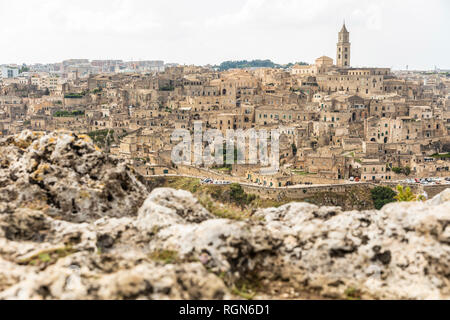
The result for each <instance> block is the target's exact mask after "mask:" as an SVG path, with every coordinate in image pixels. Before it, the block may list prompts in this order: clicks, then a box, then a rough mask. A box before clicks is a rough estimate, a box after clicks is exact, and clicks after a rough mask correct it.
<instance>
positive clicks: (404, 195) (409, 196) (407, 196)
mask: <svg viewBox="0 0 450 320" xmlns="http://www.w3.org/2000/svg"><path fill="white" fill-rule="evenodd" d="M395 199H396V200H397V201H398V202H411V201H423V200H425V198H424V196H422V195H415V194H414V193H413V192H412V191H411V188H410V187H406V188H403V186H401V185H398V186H397V195H396V196H395Z"/></svg>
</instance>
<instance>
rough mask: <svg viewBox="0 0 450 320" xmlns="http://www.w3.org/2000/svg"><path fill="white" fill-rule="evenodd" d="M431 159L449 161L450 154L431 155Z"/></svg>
mask: <svg viewBox="0 0 450 320" xmlns="http://www.w3.org/2000/svg"><path fill="white" fill-rule="evenodd" d="M431 157H433V158H435V159H442V160H445V159H450V152H448V153H446V154H437V153H436V154H433V155H432V156H431Z"/></svg>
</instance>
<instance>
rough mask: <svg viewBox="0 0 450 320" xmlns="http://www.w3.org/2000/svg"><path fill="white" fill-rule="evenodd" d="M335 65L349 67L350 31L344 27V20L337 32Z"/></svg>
mask: <svg viewBox="0 0 450 320" xmlns="http://www.w3.org/2000/svg"><path fill="white" fill-rule="evenodd" d="M336 65H337V66H338V67H340V68H350V33H349V32H348V31H347V28H346V27H345V22H344V25H343V26H342V29H341V31H340V32H339V40H338V44H337V56H336Z"/></svg>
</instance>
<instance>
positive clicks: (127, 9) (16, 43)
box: [0, 0, 450, 69]
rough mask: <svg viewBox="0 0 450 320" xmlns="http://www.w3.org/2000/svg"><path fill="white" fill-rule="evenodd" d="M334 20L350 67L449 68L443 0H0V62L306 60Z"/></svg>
mask: <svg viewBox="0 0 450 320" xmlns="http://www.w3.org/2000/svg"><path fill="white" fill-rule="evenodd" d="M344 19H345V20H346V24H347V28H348V29H349V31H350V38H351V42H352V65H353V66H386V67H393V68H395V69H399V68H405V66H406V65H409V67H410V69H412V68H415V69H431V68H434V66H435V65H436V66H438V67H440V68H447V69H450V61H449V57H450V41H449V39H450V36H449V35H450V1H449V0H426V1H425V0H377V1H374V0H226V1H224V0H221V1H219V0H77V1H73V0H70V1H69V0H39V1H36V0H0V35H1V45H0V64H2V63H23V62H25V63H35V62H43V63H46V62H60V61H61V60H64V59H69V58H86V59H123V60H130V59H146V60H147V59H148V60H164V61H165V62H177V63H182V64H183V63H186V64H198V65H205V64H216V63H220V62H222V61H224V60H241V59H272V60H273V61H275V62H278V63H287V62H295V61H306V62H314V59H315V58H318V57H320V56H322V55H327V56H330V57H332V58H333V59H335V50H336V49H335V48H336V42H337V33H338V31H339V30H340V28H341V26H342V21H343V20H344Z"/></svg>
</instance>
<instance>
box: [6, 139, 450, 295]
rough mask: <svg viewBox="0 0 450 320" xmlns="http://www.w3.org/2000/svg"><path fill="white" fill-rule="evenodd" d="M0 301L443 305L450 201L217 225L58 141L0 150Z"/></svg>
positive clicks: (276, 213)
mask: <svg viewBox="0 0 450 320" xmlns="http://www.w3.org/2000/svg"><path fill="white" fill-rule="evenodd" d="M0 149H1V150H0V299H230V298H237V297H242V298H266V299H267V298H268V299H280V298H308V297H311V296H312V297H319V298H322V297H323V298H349V299H360V298H361V299H450V190H449V189H448V190H446V191H445V192H443V193H442V194H440V195H438V196H437V197H435V198H434V199H432V200H430V201H427V202H424V203H419V202H412V203H398V204H397V203H394V204H389V205H387V206H385V207H384V208H383V209H382V210H381V211H363V212H358V211H351V212H342V210H341V209H340V208H336V207H323V208H319V207H316V206H314V205H310V204H305V203H291V204H288V205H285V206H283V207H280V208H276V209H275V208H273V209H264V210H260V211H258V212H257V213H256V214H255V215H254V216H253V217H251V218H250V219H247V220H243V221H235V220H226V219H217V218H215V217H214V216H213V215H212V214H210V213H209V212H208V211H207V210H206V209H204V208H203V207H202V206H201V205H200V204H199V202H198V201H197V200H196V199H195V198H194V197H193V196H192V194H190V193H189V192H186V191H177V190H173V189H156V190H154V191H153V192H152V193H151V194H150V195H148V194H147V191H146V189H145V187H144V186H143V185H142V184H141V182H139V178H138V177H137V176H136V175H135V174H134V173H133V171H132V169H130V168H128V166H127V165H126V164H125V163H121V162H119V161H117V160H115V159H112V158H110V157H109V156H108V155H105V154H103V153H101V152H100V151H99V150H97V148H96V147H95V146H94V145H93V144H92V142H91V141H90V139H89V138H87V137H85V136H77V135H75V134H73V133H70V132H63V131H61V132H54V133H51V134H47V135H42V134H37V133H32V132H23V133H22V134H20V135H17V136H14V137H8V138H4V139H2V140H0Z"/></svg>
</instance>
